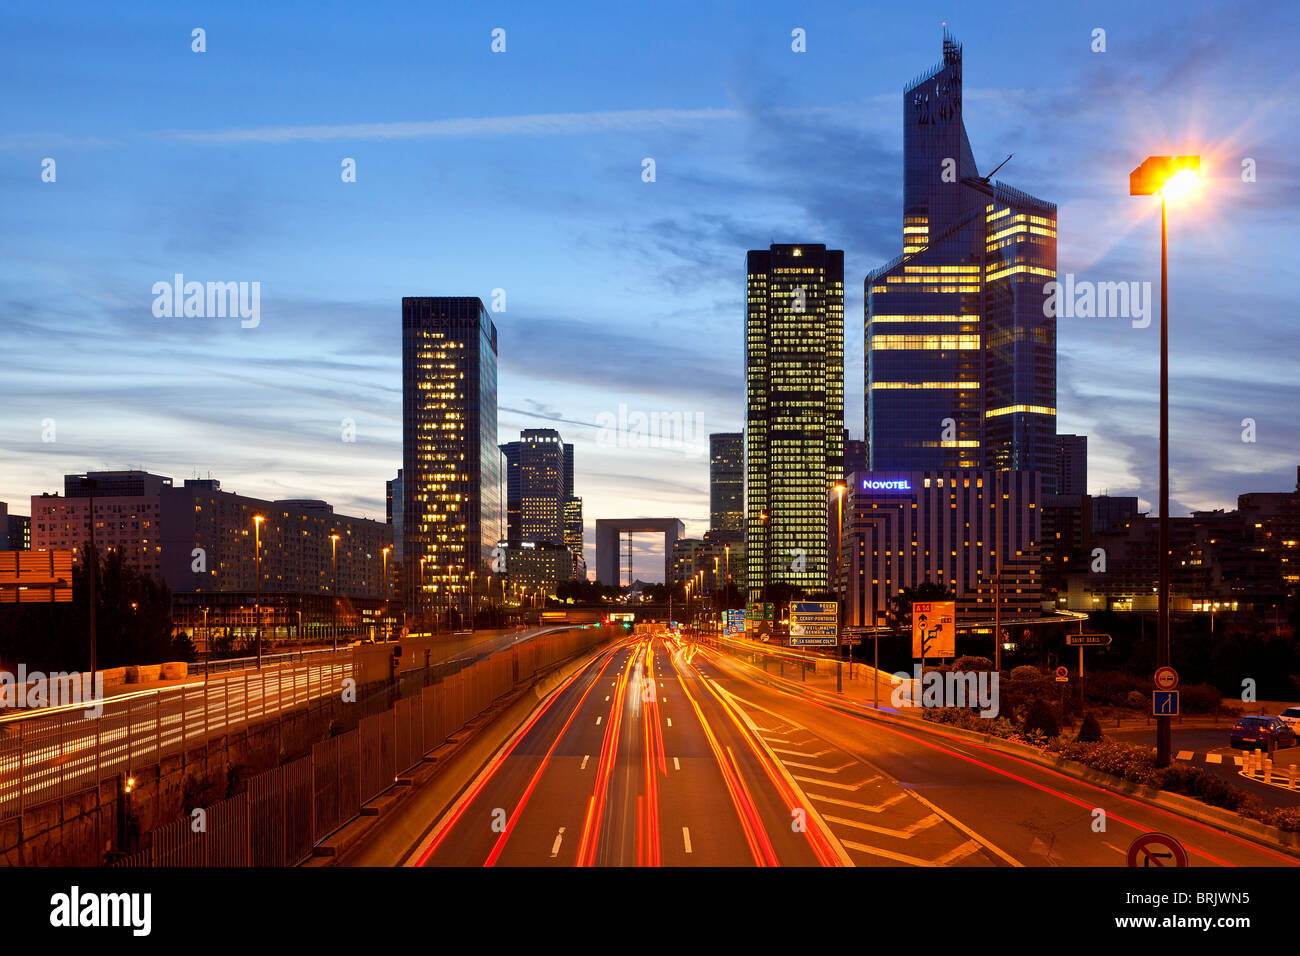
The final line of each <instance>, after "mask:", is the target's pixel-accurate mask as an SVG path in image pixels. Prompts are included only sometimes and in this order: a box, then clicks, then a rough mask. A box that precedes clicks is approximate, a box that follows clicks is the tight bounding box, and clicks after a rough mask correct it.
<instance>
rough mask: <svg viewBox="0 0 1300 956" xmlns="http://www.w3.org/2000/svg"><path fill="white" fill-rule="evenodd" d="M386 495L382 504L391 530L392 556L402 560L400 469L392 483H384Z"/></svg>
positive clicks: (402, 523)
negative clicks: (385, 508) (385, 507)
mask: <svg viewBox="0 0 1300 956" xmlns="http://www.w3.org/2000/svg"><path fill="white" fill-rule="evenodd" d="M384 485H385V489H384V490H385V491H386V492H387V495H386V496H385V498H386V500H385V502H384V504H385V505H386V506H387V514H386V517H387V518H388V526H389V527H390V528H392V529H393V554H395V555H397V560H399V561H400V560H401V559H402V526H403V525H404V522H403V521H402V501H403V495H402V469H400V468H399V469H397V477H396V478H394V479H393V480H392V481H386V482H384Z"/></svg>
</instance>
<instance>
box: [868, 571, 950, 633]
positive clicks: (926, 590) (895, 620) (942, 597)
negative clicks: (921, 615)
mask: <svg viewBox="0 0 1300 956" xmlns="http://www.w3.org/2000/svg"><path fill="white" fill-rule="evenodd" d="M953 599H954V595H953V593H952V592H951V591H949V590H948V589H947V588H946V587H945V586H944V585H942V584H936V583H935V582H933V581H926V582H925V583H923V584H920V585H917V586H916V587H914V588H903V589H902V590H900V591H899V592H898V593H897V594H895V595H894V596H893V597H891V598H890V599H889V607H888V609H886V611H885V623H886V624H888V625H889V627H890V628H891V629H892V630H893V631H894V632H895V633H901V632H903V631H911V629H912V605H913V604H915V603H916V602H917V601H951V600H953Z"/></svg>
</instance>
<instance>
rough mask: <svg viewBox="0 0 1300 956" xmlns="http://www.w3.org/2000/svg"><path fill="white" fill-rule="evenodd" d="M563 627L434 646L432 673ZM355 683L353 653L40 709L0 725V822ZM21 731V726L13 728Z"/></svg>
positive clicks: (476, 636) (0, 720)
mask: <svg viewBox="0 0 1300 956" xmlns="http://www.w3.org/2000/svg"><path fill="white" fill-rule="evenodd" d="M563 630H567V627H565V626H556V627H541V628H529V629H519V630H514V631H505V632H499V633H498V632H480V633H478V634H472V635H465V636H463V637H458V638H455V639H448V640H446V641H445V642H440V643H439V644H438V645H437V651H436V653H435V654H434V655H433V657H432V658H431V661H430V663H432V664H437V665H445V664H452V663H456V662H459V661H468V660H473V659H476V658H478V657H482V656H486V655H488V654H492V653H495V652H497V651H499V650H503V649H505V648H507V647H510V646H511V645H513V644H516V643H519V642H521V641H527V640H532V639H534V638H537V637H540V636H542V635H545V634H549V633H551V632H554V631H563ZM353 675H354V668H353V653H352V649H351V648H346V647H345V648H340V649H339V650H338V651H337V652H330V651H328V650H326V651H323V652H315V653H309V654H307V655H305V656H304V657H301V658H298V659H289V660H283V661H281V662H279V663H270V664H267V665H266V666H264V667H263V668H262V669H261V670H260V671H259V670H256V669H254V668H249V669H247V670H244V671H235V672H228V673H221V674H219V675H218V674H214V675H213V676H211V677H210V678H209V679H207V680H206V681H205V680H203V679H202V678H201V676H200V677H199V678H198V679H196V680H194V681H193V682H190V683H186V684H180V685H176V686H170V687H164V688H161V689H154V690H141V691H132V692H126V693H114V694H112V695H111V696H105V698H104V699H103V711H102V714H100V715H99V716H87V714H88V710H87V707H86V705H83V704H74V705H65V706H62V707H49V708H37V709H34V710H30V711H25V712H21V713H16V714H12V715H8V716H5V717H3V718H0V819H5V818H8V817H10V816H13V815H15V814H16V813H17V812H18V810H19V808H20V806H26V807H32V806H35V805H36V804H38V803H40V802H42V801H44V800H50V799H57V798H58V797H60V796H62V795H64V794H70V793H74V792H76V790H78V789H81V788H86V787H91V786H94V784H95V781H96V779H97V778H98V779H103V778H104V777H105V776H108V775H110V774H113V773H117V772H128V771H131V770H133V769H137V768H140V767H144V766H149V765H150V764H152V763H154V762H156V761H157V760H158V759H159V758H160V757H165V756H167V755H169V754H174V753H180V752H181V751H182V750H183V749H184V748H187V747H194V746H198V745H200V744H201V743H202V742H203V741H204V740H206V739H207V738H208V737H209V736H212V735H216V734H223V733H227V732H229V731H231V730H234V729H237V728H239V727H241V726H243V725H245V724H248V723H258V722H260V721H262V720H265V719H270V718H273V717H275V716H276V715H277V714H279V713H281V712H283V711H288V710H293V709H295V708H300V707H305V706H307V705H308V704H310V703H311V702H312V701H315V700H319V699H321V698H323V697H326V696H333V695H337V694H338V693H340V690H341V688H342V687H343V681H344V680H345V679H347V678H352V677H353ZM20 725H21V726H20Z"/></svg>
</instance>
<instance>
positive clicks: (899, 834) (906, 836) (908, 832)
mask: <svg viewBox="0 0 1300 956" xmlns="http://www.w3.org/2000/svg"><path fill="white" fill-rule="evenodd" d="M822 819H824V820H825V821H826V822H827V823H838V824H840V825H841V826H846V827H854V828H855V829H858V830H866V831H867V832H868V833H879V834H881V835H882V836H891V837H896V838H897V839H899V840H910V839H912V837H914V836H916V835H917V834H918V833H920V832H921V831H922V830H928V829H930V827H932V826H934V825H935V824H936V823H942V822H943V817H941V816H939V814H937V813H931V814H929V815H928V816H925V817H922V818H921V819H920V820H917V821H916V822H915V823H909V824H908V825H907V826H905V827H903V828H902V829H901V830H897V829H894V828H893V827H878V826H873V825H872V824H870V823H859V822H858V821H857V820H849V819H846V818H844V817H833V816H831V815H830V814H829V813H827V814H824V815H823V816H822Z"/></svg>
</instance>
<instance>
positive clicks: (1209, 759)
mask: <svg viewBox="0 0 1300 956" xmlns="http://www.w3.org/2000/svg"><path fill="white" fill-rule="evenodd" d="M1205 762H1206V763H1223V754H1206V755H1205Z"/></svg>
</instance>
